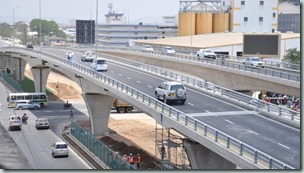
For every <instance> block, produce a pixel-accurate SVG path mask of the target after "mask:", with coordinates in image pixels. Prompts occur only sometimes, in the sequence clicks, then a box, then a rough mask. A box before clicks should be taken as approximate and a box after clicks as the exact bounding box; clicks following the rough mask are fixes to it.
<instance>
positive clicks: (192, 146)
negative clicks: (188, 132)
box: [184, 140, 236, 169]
mask: <svg viewBox="0 0 304 173" xmlns="http://www.w3.org/2000/svg"><path fill="white" fill-rule="evenodd" d="M184 147H185V149H186V152H187V154H188V158H189V161H190V164H191V167H192V169H236V165H235V164H233V163H232V162H230V161H229V160H227V159H225V158H223V157H222V156H220V155H218V154H217V153H215V152H213V151H211V150H210V149H208V148H207V147H205V146H203V145H201V144H199V143H197V142H193V141H190V140H184Z"/></svg>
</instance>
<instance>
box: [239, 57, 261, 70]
mask: <svg viewBox="0 0 304 173" xmlns="http://www.w3.org/2000/svg"><path fill="white" fill-rule="evenodd" d="M243 64H245V65H246V66H251V67H262V68H264V62H263V61H262V60H260V58H259V57H249V58H246V59H245V60H244V62H243Z"/></svg>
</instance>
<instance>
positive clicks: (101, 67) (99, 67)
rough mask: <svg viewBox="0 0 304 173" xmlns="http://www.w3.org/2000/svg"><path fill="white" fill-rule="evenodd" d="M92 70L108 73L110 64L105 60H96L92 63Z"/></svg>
mask: <svg viewBox="0 0 304 173" xmlns="http://www.w3.org/2000/svg"><path fill="white" fill-rule="evenodd" d="M91 68H92V69H94V70H96V71H108V64H107V63H106V60H105V59H104V58H96V59H94V60H93V61H92V64H91Z"/></svg>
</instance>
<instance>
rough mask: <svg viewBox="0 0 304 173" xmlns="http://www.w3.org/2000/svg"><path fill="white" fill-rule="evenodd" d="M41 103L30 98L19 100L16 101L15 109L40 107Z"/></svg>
mask: <svg viewBox="0 0 304 173" xmlns="http://www.w3.org/2000/svg"><path fill="white" fill-rule="evenodd" d="M40 107H41V106H40V104H38V103H33V102H31V101H30V100H18V101H17V102H16V106H15V109H19V110H22V109H35V110H37V109H40Z"/></svg>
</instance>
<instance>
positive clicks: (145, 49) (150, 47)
mask: <svg viewBox="0 0 304 173" xmlns="http://www.w3.org/2000/svg"><path fill="white" fill-rule="evenodd" d="M142 50H144V51H151V52H153V51H154V49H153V47H152V46H150V45H144V46H143V47H142Z"/></svg>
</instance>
